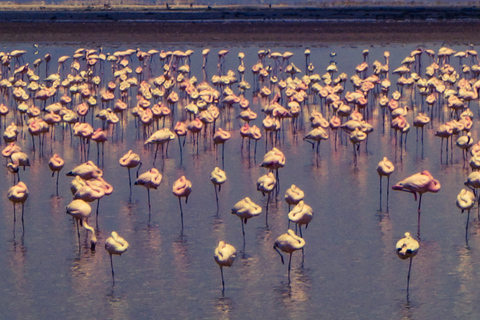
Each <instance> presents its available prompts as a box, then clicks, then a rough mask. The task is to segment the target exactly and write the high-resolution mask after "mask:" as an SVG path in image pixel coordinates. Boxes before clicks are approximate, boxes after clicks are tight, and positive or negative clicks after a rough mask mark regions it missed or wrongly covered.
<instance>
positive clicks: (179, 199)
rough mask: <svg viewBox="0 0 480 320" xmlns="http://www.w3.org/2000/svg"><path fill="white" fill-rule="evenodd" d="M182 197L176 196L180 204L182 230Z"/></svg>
mask: <svg viewBox="0 0 480 320" xmlns="http://www.w3.org/2000/svg"><path fill="white" fill-rule="evenodd" d="M181 199H182V198H181V197H178V204H179V205H180V217H181V219H182V230H183V209H182V200H181Z"/></svg>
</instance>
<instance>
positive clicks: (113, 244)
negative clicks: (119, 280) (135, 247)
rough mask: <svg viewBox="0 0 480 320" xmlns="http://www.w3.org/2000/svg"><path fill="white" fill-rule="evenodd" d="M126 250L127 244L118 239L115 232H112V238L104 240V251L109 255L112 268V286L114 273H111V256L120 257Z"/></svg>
mask: <svg viewBox="0 0 480 320" xmlns="http://www.w3.org/2000/svg"><path fill="white" fill-rule="evenodd" d="M127 249H128V242H127V241H126V240H125V239H123V238H122V237H120V236H119V235H118V233H117V232H115V231H112V236H111V237H109V238H107V240H105V250H107V251H108V253H109V254H110V266H111V267H112V280H113V285H115V273H114V271H113V260H112V255H114V254H115V255H119V256H121V255H122V253H124V252H125V251H127Z"/></svg>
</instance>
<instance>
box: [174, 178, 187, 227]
mask: <svg viewBox="0 0 480 320" xmlns="http://www.w3.org/2000/svg"><path fill="white" fill-rule="evenodd" d="M172 191H173V194H174V195H175V196H177V197H178V204H179V205H180V216H181V219H182V230H183V209H182V201H181V198H182V197H185V203H187V202H188V196H189V195H190V193H191V192H192V182H191V181H190V180H187V178H185V176H181V177H180V178H179V179H178V180H176V181H175V182H174V183H173V187H172Z"/></svg>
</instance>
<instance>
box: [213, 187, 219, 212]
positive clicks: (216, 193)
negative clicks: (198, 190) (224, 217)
mask: <svg viewBox="0 0 480 320" xmlns="http://www.w3.org/2000/svg"><path fill="white" fill-rule="evenodd" d="M213 188H214V189H215V200H216V201H217V214H218V192H217V186H216V185H215V184H214V185H213Z"/></svg>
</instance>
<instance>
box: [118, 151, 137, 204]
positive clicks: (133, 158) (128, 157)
mask: <svg viewBox="0 0 480 320" xmlns="http://www.w3.org/2000/svg"><path fill="white" fill-rule="evenodd" d="M118 162H119V163H120V165H121V166H122V167H126V168H127V169H128V185H129V186H130V198H131V197H132V178H131V175H130V169H131V168H135V167H137V166H138V169H137V175H136V177H137V178H138V171H139V170H140V168H141V167H142V161H140V156H139V155H138V154H136V153H134V152H133V151H132V150H128V152H127V153H126V154H125V155H123V156H122V157H121V158H120V160H119V161H118Z"/></svg>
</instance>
